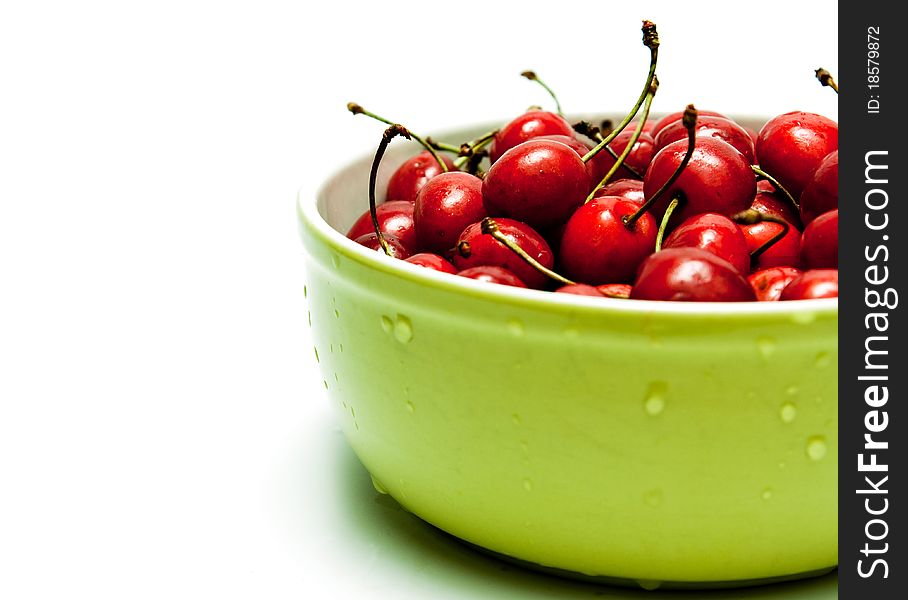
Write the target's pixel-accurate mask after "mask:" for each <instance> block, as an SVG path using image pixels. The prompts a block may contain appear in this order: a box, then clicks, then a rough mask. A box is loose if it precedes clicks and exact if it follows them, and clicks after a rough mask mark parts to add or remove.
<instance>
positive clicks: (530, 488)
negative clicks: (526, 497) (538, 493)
mask: <svg viewBox="0 0 908 600" xmlns="http://www.w3.org/2000/svg"><path fill="white" fill-rule="evenodd" d="M523 489H525V490H526V491H528V492H531V491H533V482H532V481H530V480H529V479H524V480H523Z"/></svg>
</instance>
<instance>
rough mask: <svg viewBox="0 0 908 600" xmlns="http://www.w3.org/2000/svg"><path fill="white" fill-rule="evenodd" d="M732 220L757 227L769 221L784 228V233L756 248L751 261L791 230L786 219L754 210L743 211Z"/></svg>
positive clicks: (781, 232) (751, 255) (751, 254)
mask: <svg viewBox="0 0 908 600" xmlns="http://www.w3.org/2000/svg"><path fill="white" fill-rule="evenodd" d="M731 219H732V221H734V222H735V223H740V224H742V225H756V224H757V223H762V222H764V221H769V222H770V223H778V224H779V225H781V226H782V231H780V232H779V233H777V234H776V235H774V236H772V237H771V238H769V239H768V240H766V241H765V242H764V243H763V244H762V245H760V247H759V248H755V249H754V251H753V252H751V253H750V260H751V261H754V260H756V259H757V258H759V256H760V255H761V254H763V253H764V252H766V251H767V250H769V248H770V247H772V246H773V244H775V243H776V242H778V241H779V240H781V239H782V238H783V237H785V236H786V235H788V230H789V229H790V228H791V224H789V223H788V221H786V220H785V219H781V218H779V217H775V216H773V215H768V214H766V213H761V212H760V211H758V210H756V209H753V208H749V209H747V210H744V211H741V212H739V213H738V214H736V215H734V216H733V217H732V218H731Z"/></svg>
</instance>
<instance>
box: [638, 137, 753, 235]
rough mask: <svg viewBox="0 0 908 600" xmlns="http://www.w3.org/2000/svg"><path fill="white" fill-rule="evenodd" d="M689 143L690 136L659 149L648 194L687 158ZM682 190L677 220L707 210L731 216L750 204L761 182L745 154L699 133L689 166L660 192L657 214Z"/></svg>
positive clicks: (645, 185) (646, 179) (645, 182)
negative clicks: (757, 180) (661, 193)
mask: <svg viewBox="0 0 908 600" xmlns="http://www.w3.org/2000/svg"><path fill="white" fill-rule="evenodd" d="M687 145H688V144H687V140H678V141H677V142H672V143H671V144H669V145H667V146H666V147H665V148H662V149H661V150H659V152H657V153H656V156H654V157H653V162H652V163H650V166H649V169H648V170H647V171H646V176H645V177H644V178H643V191H644V193H645V194H646V197H647V198H650V197H651V196H652V195H653V194H655V193H656V191H657V190H658V189H659V188H660V187H662V185H663V184H664V183H665V182H666V181H668V180H669V178H670V177H671V176H672V174H673V173H674V172H675V170H676V169H677V168H678V166H679V165H680V164H681V161H682V160H684V156H685V155H686V154H687ZM678 192H681V193H682V194H683V195H684V198H685V201H683V202H682V203H681V204H680V206H679V207H678V210H676V211H675V213H674V215H673V219H676V220H677V221H683V220H684V219H687V218H689V217H692V216H694V215H698V214H700V213H705V212H714V213H719V214H721V215H725V216H726V217H731V216H733V215H735V214H737V213H739V212H741V211H742V210H744V209H746V208H747V207H748V206H750V203H751V201H752V200H753V199H754V196H755V195H756V193H757V182H756V177H755V176H754V173H753V171H752V170H751V168H750V163H749V162H747V159H746V158H744V155H742V154H741V153H740V152H738V151H737V150H735V149H734V148H732V147H731V146H729V145H728V144H726V143H725V142H723V141H722V140H717V139H714V138H709V137H698V138H696V145H695V146H694V151H693V153H692V155H691V158H690V162H689V163H688V164H687V168H685V169H684V171H682V173H681V175H680V176H679V177H678V179H677V180H675V182H674V183H673V184H672V185H671V186H670V187H669V189H668V190H667V191H666V193H664V194H663V195H662V196H660V198H659V200H658V201H657V202H656V204H655V205H654V206H653V209H652V212H653V215H655V216H656V217H657V218H660V219H661V218H662V215H663V214H664V213H665V209H666V208H667V207H668V204H669V202H670V201H671V198H672V197H673V196H674V195H675V194H677V193H678Z"/></svg>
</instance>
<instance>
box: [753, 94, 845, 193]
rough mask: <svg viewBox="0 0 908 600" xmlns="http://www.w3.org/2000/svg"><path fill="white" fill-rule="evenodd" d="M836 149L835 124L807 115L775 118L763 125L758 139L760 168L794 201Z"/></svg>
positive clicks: (836, 135) (806, 113)
mask: <svg viewBox="0 0 908 600" xmlns="http://www.w3.org/2000/svg"><path fill="white" fill-rule="evenodd" d="M838 148H839V126H838V125H837V124H836V122H835V121H833V120H831V119H827V118H826V117H822V116H820V115H817V114H813V113H808V112H790V113H785V114H784V115H779V116H778V117H775V118H774V119H772V120H770V121H769V122H768V123H766V125H764V126H763V129H761V130H760V137H759V138H758V139H757V157H758V158H759V161H760V168H762V169H763V170H764V171H766V172H767V173H769V174H770V175H772V176H773V177H775V178H776V179H778V180H779V183H781V184H782V185H783V186H784V187H785V189H787V190H788V191H789V192H791V195H792V196H794V197H795V198H796V199H797V198H800V196H801V192H803V191H804V188H805V187H806V186H807V184H808V183H809V182H810V180H811V179H812V178H813V174H814V172H815V171H816V170H817V167H819V166H820V162H822V160H823V159H824V158H825V157H826V155H827V154H829V153H830V152H832V151H833V150H838Z"/></svg>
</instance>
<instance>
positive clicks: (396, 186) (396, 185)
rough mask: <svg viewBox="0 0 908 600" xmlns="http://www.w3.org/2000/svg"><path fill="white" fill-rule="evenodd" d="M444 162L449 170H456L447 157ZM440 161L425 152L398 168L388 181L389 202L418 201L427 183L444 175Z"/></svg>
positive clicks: (443, 158)
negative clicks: (440, 174) (418, 196)
mask: <svg viewBox="0 0 908 600" xmlns="http://www.w3.org/2000/svg"><path fill="white" fill-rule="evenodd" d="M442 160H443V161H444V162H445V164H446V165H447V166H448V169H449V170H453V169H454V163H453V162H452V161H451V159H450V158H448V157H447V156H444V157H442ZM443 172H444V171H442V170H441V167H440V166H439V165H438V161H436V160H435V157H433V156H432V155H431V154H429V151H428V150H423V151H422V152H420V153H419V154H417V155H416V156H411V157H410V158H408V159H407V160H406V162H404V164H402V165H401V166H399V167H398V168H397V170H396V171H394V173H393V174H392V175H391V179H389V180H388V193H387V198H388V200H409V201H410V202H414V201H416V194H418V193H419V190H420V189H421V188H422V186H424V185H425V184H426V182H427V181H429V180H430V179H432V178H433V177H435V176H436V175H438V174H439V173H443Z"/></svg>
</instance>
